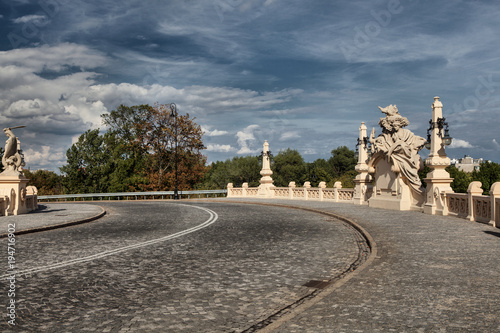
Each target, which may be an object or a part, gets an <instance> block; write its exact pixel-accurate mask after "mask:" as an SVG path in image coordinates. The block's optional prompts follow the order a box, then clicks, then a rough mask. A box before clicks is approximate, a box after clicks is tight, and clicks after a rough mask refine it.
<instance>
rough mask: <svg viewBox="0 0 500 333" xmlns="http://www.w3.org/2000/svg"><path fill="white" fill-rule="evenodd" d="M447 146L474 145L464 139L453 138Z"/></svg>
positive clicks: (468, 146) (470, 146) (466, 146)
mask: <svg viewBox="0 0 500 333" xmlns="http://www.w3.org/2000/svg"><path fill="white" fill-rule="evenodd" d="M449 148H474V146H473V145H471V144H470V143H469V142H467V141H465V140H461V139H455V138H454V139H453V141H452V142H451V145H450V146H449Z"/></svg>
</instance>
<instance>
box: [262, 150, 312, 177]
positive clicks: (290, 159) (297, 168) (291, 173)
mask: <svg viewBox="0 0 500 333" xmlns="http://www.w3.org/2000/svg"><path fill="white" fill-rule="evenodd" d="M272 170H273V175H272V176H271V177H272V178H273V179H274V185H275V186H277V187H286V186H288V184H289V183H290V182H296V184H297V185H299V186H300V185H302V184H303V183H304V182H305V181H306V178H307V176H308V174H307V171H306V163H305V162H304V159H303V158H302V156H301V155H300V153H299V152H298V151H297V150H292V149H290V148H288V149H286V150H284V151H280V152H279V153H278V154H277V155H276V156H275V157H274V166H273V167H272Z"/></svg>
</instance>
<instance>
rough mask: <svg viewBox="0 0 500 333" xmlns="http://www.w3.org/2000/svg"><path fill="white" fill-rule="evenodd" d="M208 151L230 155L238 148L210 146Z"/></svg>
mask: <svg viewBox="0 0 500 333" xmlns="http://www.w3.org/2000/svg"><path fill="white" fill-rule="evenodd" d="M207 151H211V152H219V153H230V152H235V151H237V149H236V148H234V147H231V145H219V144H213V145H212V144H209V145H207Z"/></svg>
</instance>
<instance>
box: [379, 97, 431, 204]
mask: <svg viewBox="0 0 500 333" xmlns="http://www.w3.org/2000/svg"><path fill="white" fill-rule="evenodd" d="M379 109H380V111H382V112H383V113H385V114H386V116H385V117H384V118H380V121H379V125H380V126H381V127H382V134H380V135H379V136H378V137H377V138H375V129H374V130H373V131H372V134H371V138H370V142H371V143H372V153H378V152H381V153H383V154H384V155H386V157H387V161H388V162H389V163H391V165H392V166H391V170H392V171H393V172H394V173H400V174H401V175H402V176H404V178H406V180H407V185H409V186H410V187H411V188H412V190H414V191H416V192H417V193H419V194H422V193H423V191H424V190H423V187H422V183H421V181H420V178H419V176H418V170H419V169H420V168H421V165H422V163H423V162H422V159H421V158H420V155H419V154H418V152H419V151H420V150H421V149H422V148H423V146H424V144H425V142H426V140H425V139H424V138H422V137H420V136H417V135H415V134H413V132H411V131H409V130H407V129H405V128H404V127H406V126H408V125H409V124H410V122H409V121H408V119H407V118H406V117H403V116H401V115H400V114H399V111H398V108H397V107H396V105H389V106H387V107H385V108H381V107H380V106H379Z"/></svg>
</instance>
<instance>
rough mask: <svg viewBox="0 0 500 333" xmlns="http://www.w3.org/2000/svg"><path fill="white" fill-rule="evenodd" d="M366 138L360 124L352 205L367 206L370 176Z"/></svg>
mask: <svg viewBox="0 0 500 333" xmlns="http://www.w3.org/2000/svg"><path fill="white" fill-rule="evenodd" d="M365 138H367V136H366V126H365V123H361V126H360V127H359V142H360V144H359V149H358V152H359V154H358V164H357V165H356V167H355V170H356V172H357V173H358V175H357V176H356V179H354V183H355V186H354V197H353V203H355V204H357V205H367V204H368V198H367V197H366V196H367V189H368V186H370V182H371V179H370V174H369V173H368V164H367V162H368V144H367V142H366V141H365Z"/></svg>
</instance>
